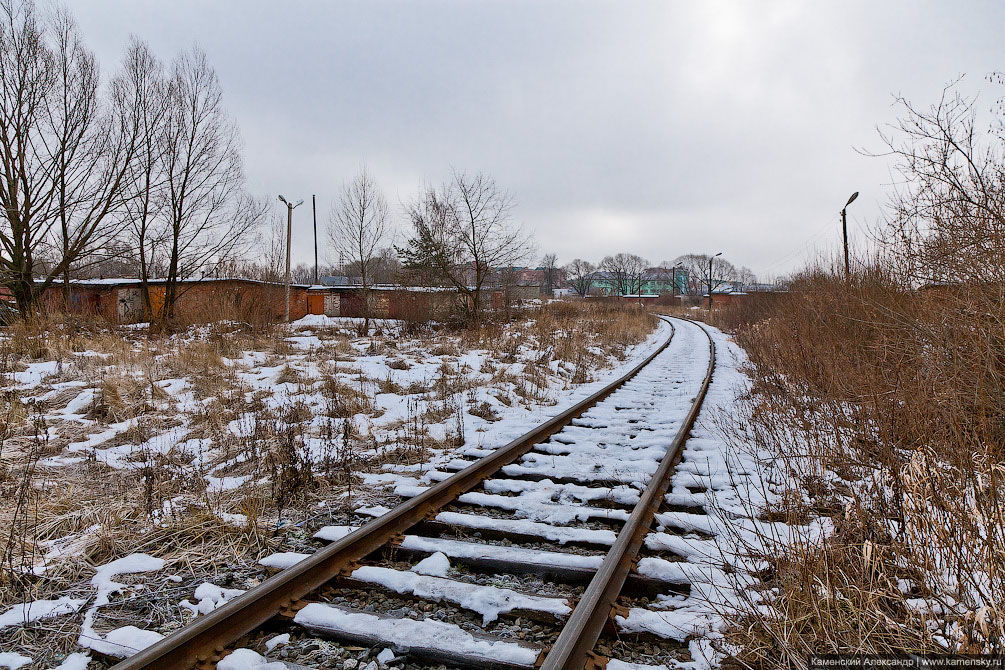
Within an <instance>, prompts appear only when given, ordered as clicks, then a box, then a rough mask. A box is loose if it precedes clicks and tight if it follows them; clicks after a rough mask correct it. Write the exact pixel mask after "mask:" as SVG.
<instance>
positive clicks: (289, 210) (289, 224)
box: [279, 196, 304, 323]
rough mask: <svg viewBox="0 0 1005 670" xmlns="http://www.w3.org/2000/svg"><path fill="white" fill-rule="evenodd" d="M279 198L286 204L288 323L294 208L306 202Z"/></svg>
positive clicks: (287, 314)
mask: <svg viewBox="0 0 1005 670" xmlns="http://www.w3.org/2000/svg"><path fill="white" fill-rule="evenodd" d="M279 200H280V201H281V202H282V203H283V204H284V205H286V304H285V305H284V310H283V318H284V319H285V321H286V323H289V322H290V244H291V242H292V240H293V210H294V209H296V208H297V207H299V206H300V205H302V204H304V201H303V200H297V204H295V205H294V204H292V203H291V202H290V201H289V200H287V199H286V198H284V197H283V196H279Z"/></svg>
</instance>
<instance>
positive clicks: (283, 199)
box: [279, 196, 290, 207]
mask: <svg viewBox="0 0 1005 670" xmlns="http://www.w3.org/2000/svg"><path fill="white" fill-rule="evenodd" d="M279 201H280V202H281V203H283V204H284V205H286V206H287V207H289V205H290V203H289V202H288V201H287V200H286V198H284V197H283V196H279Z"/></svg>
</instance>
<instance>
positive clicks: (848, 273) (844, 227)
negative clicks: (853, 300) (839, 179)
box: [841, 191, 858, 280]
mask: <svg viewBox="0 0 1005 670" xmlns="http://www.w3.org/2000/svg"><path fill="white" fill-rule="evenodd" d="M857 197H858V191H855V192H854V193H852V194H851V197H850V198H848V202H846V203H845V204H844V207H842V208H841V232H842V234H843V235H844V278H845V279H846V280H847V279H849V278H850V277H851V269H850V268H849V266H848V215H847V214H846V213H845V210H847V209H848V205H850V204H851V203H853V202H855V198H857Z"/></svg>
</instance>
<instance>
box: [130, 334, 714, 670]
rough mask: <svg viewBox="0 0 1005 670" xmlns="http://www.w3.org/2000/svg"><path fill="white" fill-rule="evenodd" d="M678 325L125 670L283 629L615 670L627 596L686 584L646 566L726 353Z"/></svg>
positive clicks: (496, 663) (186, 663)
mask: <svg viewBox="0 0 1005 670" xmlns="http://www.w3.org/2000/svg"><path fill="white" fill-rule="evenodd" d="M664 321H666V322H667V323H669V324H670V328H671V332H670V336H669V337H668V338H667V340H666V341H665V342H663V343H662V345H661V346H660V347H658V348H657V350H656V351H655V352H653V353H652V354H651V355H650V356H648V357H647V358H646V359H645V360H643V361H642V362H641V363H639V364H638V365H637V366H635V367H634V368H633V369H631V370H629V371H628V372H627V373H626V374H624V375H623V376H622V377H620V378H619V379H617V380H615V381H614V382H612V383H611V384H609V385H608V386H606V387H604V388H603V389H601V390H599V391H597V392H596V393H594V394H593V395H591V396H590V397H588V398H586V399H584V400H583V401H581V402H579V403H577V404H576V405H575V406H573V407H571V408H570V409H568V410H567V411H565V412H563V413H562V414H559V415H558V416H555V417H554V418H552V419H550V420H549V421H547V422H545V423H543V424H541V425H539V426H538V427H536V428H535V429H534V430H532V431H530V432H528V433H526V434H525V435H523V436H521V437H519V438H517V439H515V440H513V441H512V442H510V443H509V444H507V445H505V446H503V447H500V448H498V449H496V450H493V451H488V450H482V449H468V450H466V451H465V450H462V451H461V453H462V455H463V456H462V457H461V458H459V459H456V460H455V461H452V462H450V463H448V464H447V465H446V466H441V467H442V469H441V470H440V471H437V472H433V473H429V474H430V475H432V478H433V480H434V482H435V483H433V484H432V485H431V486H428V487H409V486H403V487H399V490H398V491H397V492H398V493H399V495H402V496H403V497H406V498H407V499H406V500H405V501H404V502H402V503H401V504H399V505H398V506H396V507H395V508H393V509H391V510H389V511H387V510H372V511H371V512H372V513H373V514H374V515H375V516H376V518H373V519H372V520H371V521H369V522H367V523H364V524H363V525H362V526H360V527H358V528H351V527H327V528H323V529H321V530H320V531H319V532H318V534H317V535H316V536H315V537H316V538H318V539H319V540H321V541H327V542H329V544H327V545H326V546H323V547H322V548H320V549H318V550H317V551H316V552H315V553H313V554H310V555H308V556H304V557H299V556H298V557H295V558H298V559H301V560H296V561H295V562H293V563H292V564H291V565H290V566H289V567H287V568H286V569H284V570H282V571H281V572H279V573H278V574H276V575H274V576H273V577H271V578H269V579H267V580H266V581H264V582H263V583H262V584H260V585H259V586H257V587H255V588H253V589H251V590H249V591H247V592H246V593H244V594H243V595H241V596H238V597H237V598H235V599H234V600H231V601H230V602H228V603H226V604H224V605H222V606H221V607H219V608H217V609H216V610H214V611H212V612H211V613H209V614H208V615H206V616H202V617H200V618H198V619H196V620H195V621H194V622H192V623H191V624H190V625H188V626H186V627H184V628H182V629H180V630H178V631H176V632H175V633H174V634H172V635H170V636H168V637H166V638H164V639H163V640H161V641H160V642H158V643H156V644H154V645H152V646H150V647H148V648H146V649H144V650H142V651H140V652H139V653H137V654H135V655H133V656H131V657H129V658H128V659H126V660H124V661H122V662H120V663H118V664H117V665H115V666H114V668H113V670H140V669H152V668H157V669H172V670H174V669H177V670H182V669H187V668H194V667H200V668H209V667H212V666H213V665H214V664H215V663H216V662H217V661H220V660H221V659H222V658H224V657H226V656H227V655H228V654H229V653H230V651H231V650H232V649H234V648H235V647H239V646H241V641H242V640H247V639H248V637H247V636H249V634H252V633H254V632H255V631H257V630H260V629H262V628H263V627H270V628H272V629H276V628H279V629H282V628H283V627H284V626H285V627H286V628H287V629H289V628H297V629H299V630H300V631H301V632H305V633H307V634H310V635H314V636H317V637H322V638H328V639H334V640H337V641H340V642H342V643H346V644H355V645H362V646H370V647H378V646H382V647H386V648H391V649H395V650H396V653H400V654H402V655H405V656H407V657H408V660H409V662H411V661H413V660H415V661H419V662H427V663H437V664H446V665H452V666H466V667H475V668H491V669H492V670H519V669H520V668H533V667H535V666H539V667H541V668H544V669H546V670H559V669H562V670H581V669H582V668H586V667H602V666H604V665H605V664H606V663H607V661H608V658H607V657H606V656H605V655H604V654H602V653H598V652H597V651H596V650H597V645H598V640H601V638H602V637H604V636H606V637H610V636H611V635H615V636H616V630H614V628H613V625H612V621H613V615H614V613H616V612H618V611H622V612H623V611H624V609H623V608H619V606H618V599H619V597H642V598H654V597H657V596H660V595H661V594H673V593H680V591H681V590H682V589H686V588H687V585H686V584H684V583H682V582H681V580H680V579H673V578H669V577H667V574H669V573H672V572H673V571H672V570H668V569H667V568H668V567H670V566H667V565H664V564H669V563H672V561H669V560H666V559H665V558H662V557H660V556H658V555H655V556H649V557H647V558H646V559H645V561H644V564H645V565H646V566H648V568H649V569H642V568H641V566H642V565H643V564H640V563H639V558H640V552H642V551H643V550H644V543H645V537H646V535H647V534H648V533H650V532H651V531H652V530H653V524H654V518H655V515H656V513H657V511H658V510H659V508H660V506H661V505H665V504H666V502H665V494H666V492H667V487H668V485H669V481H670V477H671V474H672V472H673V469H674V468H675V466H676V465H677V463H678V462H679V461H680V459H681V455H682V452H683V447H684V443H685V441H686V440H687V437H688V434H689V433H690V431H691V428H692V426H693V424H694V421H695V419H696V418H697V415H698V412H699V410H700V408H701V404H702V401H703V399H704V397H705V393H706V391H707V389H708V386H709V383H710V381H711V378H712V372H713V369H714V361H715V347H714V343H713V341H712V338H711V336H710V335H709V334H708V332H707V331H705V330H704V328H702V327H701V326H700V325H698V324H696V323H694V322H689V321H685V320H680V319H674V320H672V321H671V320H670V319H664ZM703 351H707V356H708V358H707V361H706V360H705V359H704V354H703V353H702V352H703ZM689 377H690V378H689ZM473 459H476V460H473ZM436 480H438V481H436ZM650 553H652V552H650ZM416 561H421V563H420V564H416ZM407 566H411V567H412V568H414V569H409V567H407ZM654 566H655V567H654ZM661 566H662V567H661ZM447 567H450V568H451V573H452V574H451V576H450V577H448V576H447V573H446V570H447ZM485 574H489V575H500V576H501V577H500V578H499V579H494V578H493V579H494V581H495V582H499V583H501V584H502V586H497V585H493V584H487V583H485V582H486V580H485V579H479V578H477V575H485ZM489 581H493V580H489ZM685 581H686V580H685ZM528 585H529V586H528ZM510 586H512V588H509V587H510ZM584 586H585V588H584ZM341 589H355V590H356V591H357V592H359V591H363V592H366V591H367V590H369V591H378V590H383V591H386V592H388V593H392V594H394V595H395V597H406V598H412V599H416V600H420V601H421V600H422V599H425V600H426V601H429V600H432V601H435V602H437V603H440V605H439V606H442V607H448V606H449V607H452V608H455V609H458V610H463V611H465V612H467V613H469V614H470V613H472V612H474V613H476V614H481V615H482V621H483V624H486V625H487V623H491V622H492V621H496V620H498V618H499V617H501V616H508V617H513V616H521V617H523V620H524V621H526V620H528V619H530V620H536V621H546V622H549V623H550V625H551V627H552V628H553V629H554V633H553V634H549V635H548V636H546V638H547V639H546V640H544V642H543V643H537V644H532V643H530V642H527V641H526V640H521V639H519V638H513V637H511V636H510V637H505V636H500V635H498V634H496V635H493V634H492V633H491V632H484V631H482V630H478V626H474V625H467V626H464V627H461V626H458V625H457V624H453V623H446V622H441V621H436V620H434V619H430V618H428V617H427V618H426V619H419V620H416V619H414V618H407V617H401V616H395V615H393V614H389V613H379V612H372V611H361V610H359V609H358V608H353V607H349V606H347V605H346V604H345V599H344V598H342V599H340V598H339V596H338V594H339V593H340V590H341ZM530 591H533V592H530ZM439 606H438V607H439ZM427 611H428V610H427ZM516 621H517V622H519V621H521V619H519V618H518V619H516ZM287 665H288V666H289V667H303V666H296V665H294V664H289V663H288V664H287Z"/></svg>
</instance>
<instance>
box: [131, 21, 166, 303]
mask: <svg viewBox="0 0 1005 670" xmlns="http://www.w3.org/2000/svg"><path fill="white" fill-rule="evenodd" d="M119 87H120V90H121V97H122V100H123V104H124V105H126V106H127V109H128V110H129V113H130V114H131V115H133V117H134V118H135V119H136V122H137V123H138V124H139V127H140V138H139V142H138V145H137V150H136V156H135V159H134V161H133V166H132V169H131V170H130V172H129V179H128V184H127V189H126V191H127V193H126V194H127V198H126V201H125V218H126V222H127V227H126V237H127V238H128V240H129V252H130V255H131V256H132V257H133V258H134V259H135V263H136V266H137V270H138V272H137V274H138V275H139V278H140V293H141V294H142V296H143V307H144V310H145V313H146V315H147V318H153V317H154V308H153V303H152V301H151V299H150V284H149V281H150V278H151V277H152V276H156V272H155V270H156V269H157V268H158V267H160V266H161V265H163V262H164V261H165V260H166V257H167V247H168V241H169V238H170V236H169V234H168V228H167V226H166V225H165V221H164V219H163V216H162V215H163V213H164V211H165V204H166V201H165V200H166V199H165V195H166V192H165V184H166V182H165V178H164V161H163V160H162V158H163V155H162V151H163V150H164V148H165V145H164V142H163V137H162V135H163V133H164V132H165V123H166V121H167V111H168V84H167V81H166V79H165V76H164V68H163V66H162V65H161V63H160V62H159V61H158V60H157V58H156V57H155V56H154V55H153V53H152V52H151V51H150V48H149V46H148V45H147V44H146V43H145V42H142V41H140V40H138V39H136V38H135V37H134V38H132V39H131V40H130V43H129V47H128V48H127V50H126V56H125V59H124V68H123V76H122V78H121V81H120V84H119Z"/></svg>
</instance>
